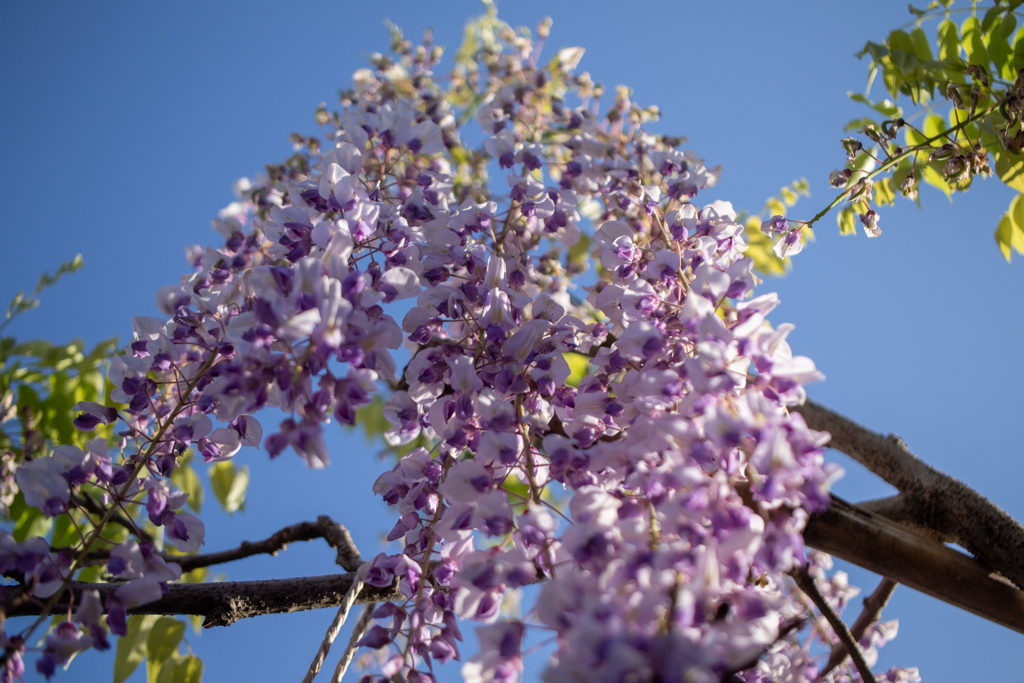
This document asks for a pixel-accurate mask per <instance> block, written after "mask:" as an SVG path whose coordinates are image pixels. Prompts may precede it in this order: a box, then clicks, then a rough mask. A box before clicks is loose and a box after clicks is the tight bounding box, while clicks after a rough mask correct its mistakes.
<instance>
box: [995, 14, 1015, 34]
mask: <svg viewBox="0 0 1024 683" xmlns="http://www.w3.org/2000/svg"><path fill="white" fill-rule="evenodd" d="M1015 28H1017V17H1015V16H1013V14H1009V13H1007V15H1006V16H1004V17H1003V21H1002V22H1001V23H1000V24H999V37H1000V38H1002V39H1003V40H1006V41H1009V40H1010V36H1011V35H1013V30H1014V29H1015Z"/></svg>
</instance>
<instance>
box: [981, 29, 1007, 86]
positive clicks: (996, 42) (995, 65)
mask: <svg viewBox="0 0 1024 683" xmlns="http://www.w3.org/2000/svg"><path fill="white" fill-rule="evenodd" d="M1000 28H1001V26H1000V24H996V25H995V26H994V27H993V28H992V29H991V30H990V31H989V32H988V35H987V36H986V38H987V41H986V43H987V49H988V56H989V59H991V60H992V73H993V75H995V76H999V75H1001V74H1002V73H1003V69H1004V68H1006V65H1007V64H1008V63H1009V61H1010V55H1012V54H1013V48H1012V47H1010V43H1009V42H1008V41H1007V40H1006V38H1004V37H1003V36H1002V32H1001V31H1000ZM1008 80H1013V79H1012V78H1010V79H1008Z"/></svg>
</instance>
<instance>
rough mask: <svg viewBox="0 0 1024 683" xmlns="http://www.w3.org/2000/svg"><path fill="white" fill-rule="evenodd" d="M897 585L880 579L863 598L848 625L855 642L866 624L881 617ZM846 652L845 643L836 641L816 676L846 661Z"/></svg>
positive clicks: (866, 626) (865, 629) (858, 639)
mask: <svg viewBox="0 0 1024 683" xmlns="http://www.w3.org/2000/svg"><path fill="white" fill-rule="evenodd" d="M898 585H899V584H898V583H896V582H895V581H893V580H892V579H882V581H881V583H879V584H878V588H876V589H875V592H874V593H872V594H871V595H869V596H868V597H866V598H864V609H863V610H861V613H860V616H859V617H857V621H855V622H853V626H851V627H850V633H852V634H853V637H854V639H855V640H856V641H857V642H860V639H861V638H862V637H863V636H864V632H865V631H867V630H868V626H871V624H873V623H875V622H876V621H878V620H879V619H880V618H881V617H882V609H883V608H884V607H885V606H886V605H887V604H889V598H891V597H892V593H893V591H895V590H896V586H898ZM848 654H849V653H848V652H847V651H846V646H845V645H843V644H842V643H836V644H835V645H834V646H833V647H832V654H830V655H829V657H828V662H827V663H826V664H825V668H823V669H822V670H821V671H819V672H818V678H824V677H825V675H826V674H828V672H829V671H831V670H832V669H834V668H836V667H837V666H839V665H840V664H842V663H843V662H844V661H846V656H847V655H848Z"/></svg>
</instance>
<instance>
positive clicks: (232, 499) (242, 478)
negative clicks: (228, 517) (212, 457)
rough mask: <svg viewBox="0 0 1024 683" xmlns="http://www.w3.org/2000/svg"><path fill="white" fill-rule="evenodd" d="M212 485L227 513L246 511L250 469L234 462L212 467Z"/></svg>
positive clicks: (221, 463) (217, 464)
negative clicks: (239, 466) (246, 492)
mask: <svg viewBox="0 0 1024 683" xmlns="http://www.w3.org/2000/svg"><path fill="white" fill-rule="evenodd" d="M210 483H211V484H212V485H213V493H214V494H215V495H216V496H217V500H219V501H220V504H221V506H222V507H223V508H224V511H225V512H228V513H232V512H235V511H236V510H244V509H245V491H246V489H247V488H248V486H249V468H248V466H243V467H242V468H241V469H238V468H236V467H235V464H234V463H233V462H230V461H228V462H218V463H216V464H215V465H213V466H212V467H210Z"/></svg>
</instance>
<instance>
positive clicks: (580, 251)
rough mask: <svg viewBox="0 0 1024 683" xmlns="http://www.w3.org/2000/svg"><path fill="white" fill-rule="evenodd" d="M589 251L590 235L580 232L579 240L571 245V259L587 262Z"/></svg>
mask: <svg viewBox="0 0 1024 683" xmlns="http://www.w3.org/2000/svg"><path fill="white" fill-rule="evenodd" d="M589 253H590V237H588V236H587V234H586V233H582V234H580V239H579V241H578V242H576V244H574V245H572V246H571V247H569V261H570V263H576V264H583V263H586V261H587V256H588V255H589Z"/></svg>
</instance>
